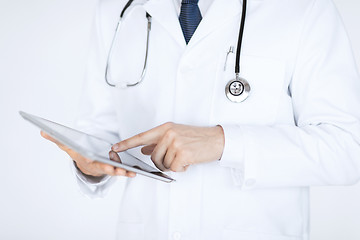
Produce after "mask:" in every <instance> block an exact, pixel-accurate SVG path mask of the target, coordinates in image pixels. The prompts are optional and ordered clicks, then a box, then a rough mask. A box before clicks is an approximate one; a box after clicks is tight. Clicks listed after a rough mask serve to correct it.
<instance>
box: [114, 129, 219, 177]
mask: <svg viewBox="0 0 360 240" xmlns="http://www.w3.org/2000/svg"><path fill="white" fill-rule="evenodd" d="M224 142H225V139H224V132H223V129H222V127H221V126H215V127H194V126H187V125H180V124H175V123H165V124H163V125H160V126H158V127H155V128H153V129H151V130H149V131H146V132H143V133H140V134H137V135H135V136H133V137H131V138H128V139H126V140H124V141H121V142H119V143H117V144H115V145H114V146H113V147H112V150H113V151H115V152H122V151H125V150H127V149H130V148H134V147H138V146H144V147H143V148H142V149H141V152H142V153H143V154H145V155H151V160H152V161H153V162H154V164H155V165H156V167H157V168H159V169H160V170H162V171H166V170H171V171H174V172H182V171H186V169H187V168H188V166H189V165H192V164H197V163H204V162H211V161H216V160H219V159H220V158H221V155H222V153H223V150H224Z"/></svg>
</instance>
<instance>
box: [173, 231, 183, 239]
mask: <svg viewBox="0 0 360 240" xmlns="http://www.w3.org/2000/svg"><path fill="white" fill-rule="evenodd" d="M173 239H174V240H180V239H181V233H179V232H174V233H173Z"/></svg>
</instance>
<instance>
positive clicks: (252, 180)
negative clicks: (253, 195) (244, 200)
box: [245, 178, 256, 187]
mask: <svg viewBox="0 0 360 240" xmlns="http://www.w3.org/2000/svg"><path fill="white" fill-rule="evenodd" d="M255 183H256V180H255V179H253V178H249V179H248V180H246V181H245V185H246V186H247V187H253V186H254V185H255Z"/></svg>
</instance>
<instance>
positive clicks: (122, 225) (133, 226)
mask: <svg viewBox="0 0 360 240" xmlns="http://www.w3.org/2000/svg"><path fill="white" fill-rule="evenodd" d="M117 231H118V239H126V240H142V239H145V235H144V224H143V223H132V222H119V223H118V229H117Z"/></svg>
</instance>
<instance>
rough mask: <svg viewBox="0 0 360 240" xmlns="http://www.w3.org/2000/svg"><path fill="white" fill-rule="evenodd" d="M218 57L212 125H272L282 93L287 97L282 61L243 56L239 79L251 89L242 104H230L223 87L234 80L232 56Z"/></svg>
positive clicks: (233, 60)
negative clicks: (243, 79)
mask: <svg viewBox="0 0 360 240" xmlns="http://www.w3.org/2000/svg"><path fill="white" fill-rule="evenodd" d="M224 63H225V58H220V61H219V66H218V70H217V78H216V84H215V89H214V97H213V108H212V115H211V116H212V118H211V120H212V122H213V123H214V124H235V123H236V124H259V125H271V124H272V123H273V122H274V120H275V117H276V114H277V111H278V108H279V103H280V99H281V95H282V94H286V93H287V92H286V90H285V89H286V87H285V81H284V78H285V62H284V61H282V60H279V59H276V58H272V57H259V56H246V55H244V56H242V57H241V73H240V76H241V77H243V78H245V79H246V80H247V81H248V82H249V84H250V87H251V91H250V95H249V97H248V98H247V99H246V100H245V101H243V102H241V103H234V102H232V101H230V100H229V99H228V98H227V97H226V94H225V87H226V85H227V83H228V82H229V81H230V80H233V79H234V78H235V71H234V66H235V54H233V53H230V54H229V56H228V58H227V60H226V69H224Z"/></svg>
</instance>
